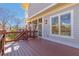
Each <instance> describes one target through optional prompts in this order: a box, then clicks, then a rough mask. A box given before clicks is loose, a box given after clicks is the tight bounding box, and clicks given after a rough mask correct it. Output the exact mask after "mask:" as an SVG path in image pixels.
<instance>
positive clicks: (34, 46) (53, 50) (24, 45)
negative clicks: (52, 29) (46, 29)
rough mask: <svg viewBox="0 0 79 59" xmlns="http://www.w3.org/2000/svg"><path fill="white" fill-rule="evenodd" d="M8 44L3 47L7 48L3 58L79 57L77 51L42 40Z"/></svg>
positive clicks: (78, 50) (78, 51)
mask: <svg viewBox="0 0 79 59" xmlns="http://www.w3.org/2000/svg"><path fill="white" fill-rule="evenodd" d="M8 44H10V45H8ZM8 44H6V45H5V48H7V47H8V48H7V49H6V50H5V54H4V55H5V56H79V49H76V48H73V47H69V46H66V45H63V44H59V43H55V42H51V41H48V40H44V39H33V40H32V39H31V40H25V41H22V40H20V41H16V42H13V43H12V42H11V43H8ZM9 50H11V51H9ZM6 51H9V52H6Z"/></svg>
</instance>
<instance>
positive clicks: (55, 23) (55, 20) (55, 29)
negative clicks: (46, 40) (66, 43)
mask: <svg viewBox="0 0 79 59" xmlns="http://www.w3.org/2000/svg"><path fill="white" fill-rule="evenodd" d="M58 33H59V27H58V16H56V17H53V18H52V34H58Z"/></svg>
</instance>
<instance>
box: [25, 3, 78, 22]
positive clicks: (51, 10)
mask: <svg viewBox="0 0 79 59" xmlns="http://www.w3.org/2000/svg"><path fill="white" fill-rule="evenodd" d="M75 4H77V3H58V4H56V5H54V6H52V7H50V8H48V9H46V10H44V11H43V12H41V13H39V14H37V15H35V16H33V17H31V18H28V19H27V20H26V22H31V21H34V20H36V19H38V18H40V17H43V16H47V15H49V14H51V13H55V12H57V11H60V10H62V9H64V8H68V7H70V6H73V5H75Z"/></svg>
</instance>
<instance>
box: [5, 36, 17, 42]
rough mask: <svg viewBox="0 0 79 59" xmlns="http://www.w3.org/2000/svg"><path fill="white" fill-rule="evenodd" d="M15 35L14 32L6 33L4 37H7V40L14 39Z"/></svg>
mask: <svg viewBox="0 0 79 59" xmlns="http://www.w3.org/2000/svg"><path fill="white" fill-rule="evenodd" d="M15 37H16V34H8V35H7V36H6V38H7V39H8V41H10V40H14V38H15Z"/></svg>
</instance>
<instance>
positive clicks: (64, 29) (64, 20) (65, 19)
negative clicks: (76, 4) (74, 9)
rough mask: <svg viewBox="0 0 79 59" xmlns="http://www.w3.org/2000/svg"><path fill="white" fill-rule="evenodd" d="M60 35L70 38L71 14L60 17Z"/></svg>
mask: <svg viewBox="0 0 79 59" xmlns="http://www.w3.org/2000/svg"><path fill="white" fill-rule="evenodd" d="M60 34H61V35H66V36H71V13H67V14H64V15H61V16H60Z"/></svg>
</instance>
